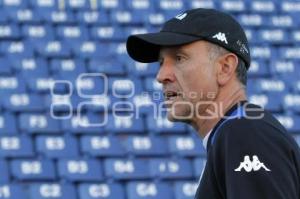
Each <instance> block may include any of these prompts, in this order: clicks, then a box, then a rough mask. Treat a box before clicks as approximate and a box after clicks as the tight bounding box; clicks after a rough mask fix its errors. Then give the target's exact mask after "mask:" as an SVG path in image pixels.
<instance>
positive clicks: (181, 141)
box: [168, 135, 206, 157]
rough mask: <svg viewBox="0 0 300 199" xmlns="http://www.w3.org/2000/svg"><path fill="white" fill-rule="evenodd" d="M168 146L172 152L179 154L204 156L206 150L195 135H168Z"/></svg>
mask: <svg viewBox="0 0 300 199" xmlns="http://www.w3.org/2000/svg"><path fill="white" fill-rule="evenodd" d="M168 147H169V150H170V152H171V153H172V154H174V155H180V156H188V157H193V156H205V154H206V151H205V149H204V147H203V146H202V144H201V140H200V139H197V138H196V136H186V135H185V136H170V137H169V138H168Z"/></svg>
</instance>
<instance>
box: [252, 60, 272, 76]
mask: <svg viewBox="0 0 300 199" xmlns="http://www.w3.org/2000/svg"><path fill="white" fill-rule="evenodd" d="M248 75H249V77H268V76H270V69H269V65H268V64H267V63H266V61H265V60H259V59H256V60H251V66H250V68H249V70H248Z"/></svg>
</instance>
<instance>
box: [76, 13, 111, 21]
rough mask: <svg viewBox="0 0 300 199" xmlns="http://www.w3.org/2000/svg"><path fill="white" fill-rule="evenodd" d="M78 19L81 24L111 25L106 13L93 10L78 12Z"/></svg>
mask: <svg viewBox="0 0 300 199" xmlns="http://www.w3.org/2000/svg"><path fill="white" fill-rule="evenodd" d="M76 19H77V20H78V21H79V23H81V24H91V25H94V24H95V25H96V24H102V25H107V24H109V17H108V14H107V13H106V12H97V11H92V10H86V11H81V12H77V14H76Z"/></svg>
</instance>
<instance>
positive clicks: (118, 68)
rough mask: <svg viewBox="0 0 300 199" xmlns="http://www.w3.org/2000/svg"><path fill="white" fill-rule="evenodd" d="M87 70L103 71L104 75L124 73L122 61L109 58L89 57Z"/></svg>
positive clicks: (93, 71)
mask: <svg viewBox="0 0 300 199" xmlns="http://www.w3.org/2000/svg"><path fill="white" fill-rule="evenodd" d="M87 67H88V71H89V72H92V73H103V74H104V75H107V76H110V75H124V74H125V67H124V65H123V63H122V62H120V61H118V60H111V59H107V58H106V59H103V58H101V59H91V60H90V62H89V64H88V65H87Z"/></svg>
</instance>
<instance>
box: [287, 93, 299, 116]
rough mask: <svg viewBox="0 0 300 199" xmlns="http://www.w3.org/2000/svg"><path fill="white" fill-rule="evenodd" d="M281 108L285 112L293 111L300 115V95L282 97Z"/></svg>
mask: <svg viewBox="0 0 300 199" xmlns="http://www.w3.org/2000/svg"><path fill="white" fill-rule="evenodd" d="M283 107H284V109H285V110H286V111H288V110H290V111H294V112H298V113H300V95H299V94H287V95H285V96H284V97H283Z"/></svg>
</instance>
